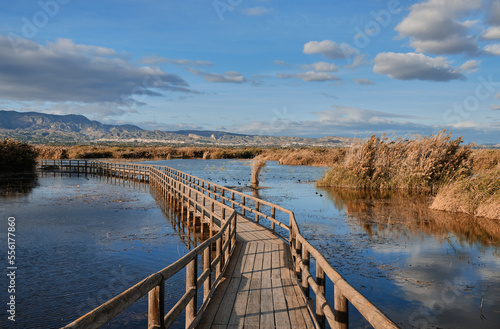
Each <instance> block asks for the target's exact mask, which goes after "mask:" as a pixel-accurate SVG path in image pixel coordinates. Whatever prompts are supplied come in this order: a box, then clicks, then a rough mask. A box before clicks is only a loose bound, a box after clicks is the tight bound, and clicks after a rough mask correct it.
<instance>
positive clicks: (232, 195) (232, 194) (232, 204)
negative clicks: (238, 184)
mask: <svg viewBox="0 0 500 329" xmlns="http://www.w3.org/2000/svg"><path fill="white" fill-rule="evenodd" d="M231 201H232V202H231V209H234V192H233V191H231Z"/></svg>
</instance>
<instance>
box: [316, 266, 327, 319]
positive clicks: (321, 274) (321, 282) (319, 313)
mask: <svg viewBox="0 0 500 329" xmlns="http://www.w3.org/2000/svg"><path fill="white" fill-rule="evenodd" d="M316 284H317V285H318V289H319V292H320V293H322V294H323V295H324V294H325V285H326V281H325V271H324V270H323V268H322V267H321V265H320V264H319V263H318V262H316ZM316 321H318V324H319V326H320V328H325V327H326V324H325V312H324V311H323V305H321V303H320V299H319V298H318V294H316Z"/></svg>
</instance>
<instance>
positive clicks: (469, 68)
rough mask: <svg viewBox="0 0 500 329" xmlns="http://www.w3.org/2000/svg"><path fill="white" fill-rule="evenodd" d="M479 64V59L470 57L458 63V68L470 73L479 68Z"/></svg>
mask: <svg viewBox="0 0 500 329" xmlns="http://www.w3.org/2000/svg"><path fill="white" fill-rule="evenodd" d="M480 64H481V61H478V60H475V59H472V60H470V61H467V62H465V63H463V64H462V65H460V70H462V71H464V72H467V73H472V72H477V71H478V70H479V65H480Z"/></svg>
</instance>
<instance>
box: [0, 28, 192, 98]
mask: <svg viewBox="0 0 500 329" xmlns="http://www.w3.org/2000/svg"><path fill="white" fill-rule="evenodd" d="M188 87H189V86H188V84H187V82H186V81H185V80H183V79H182V78H181V77H180V76H178V75H176V74H170V73H166V72H164V71H162V70H160V69H159V68H154V67H148V66H138V65H136V64H135V63H132V62H131V61H130V59H128V58H127V57H126V56H123V55H120V54H118V52H116V51H115V50H114V49H110V48H103V47H98V46H92V45H80V44H75V43H74V42H73V41H71V40H68V39H58V40H56V42H48V43H47V45H45V46H44V45H40V44H37V43H35V42H33V41H29V40H26V39H9V38H6V37H3V36H0V98H1V99H8V100H14V101H51V102H71V101H72V102H82V103H96V102H123V101H127V100H128V101H132V97H133V96H134V94H142V95H150V96H161V95H163V94H162V92H164V91H182V92H189V93H194V91H192V90H190V89H189V88H188Z"/></svg>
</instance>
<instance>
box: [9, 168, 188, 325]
mask: <svg viewBox="0 0 500 329" xmlns="http://www.w3.org/2000/svg"><path fill="white" fill-rule="evenodd" d="M37 185H38V186H36V187H35V188H33V189H32V190H31V192H29V191H26V190H23V191H22V192H23V193H17V194H16V193H14V194H12V193H10V194H9V195H8V196H5V195H4V196H3V197H2V198H0V212H1V214H2V217H4V218H3V219H2V224H1V231H2V234H1V235H0V236H1V238H0V245H2V246H4V248H3V249H2V250H4V251H5V252H6V248H5V246H7V241H6V238H7V237H6V232H7V217H8V216H13V217H15V218H16V256H17V258H16V266H17V267H18V270H17V271H16V281H17V282H16V308H17V313H16V322H15V324H14V323H12V322H10V321H7V315H6V312H4V311H3V312H2V316H1V317H0V328H23V329H27V328H58V327H61V326H64V325H65V324H68V323H70V322H71V321H73V320H75V319H76V318H78V317H79V316H81V315H83V314H85V313H87V312H88V311H90V310H92V309H93V308H95V307H97V306H99V305H100V304H102V303H104V302H106V301H107V300H109V299H111V298H113V297H114V296H116V295H118V294H119V293H121V292H122V291H124V290H125V289H127V288H129V287H130V286H132V285H134V284H135V283H137V282H139V281H140V280H142V279H144V278H145V277H147V276H148V275H150V274H151V273H153V272H155V271H158V270H160V269H162V268H163V267H165V266H167V265H169V264H170V263H172V262H173V261H175V260H176V259H178V258H179V256H182V255H184V254H185V253H186V252H187V251H188V249H187V247H186V239H185V238H184V239H183V237H182V236H179V233H178V232H177V231H176V230H174V229H173V228H172V225H171V223H170V218H169V217H168V216H165V215H164V214H163V213H162V211H161V210H160V209H159V208H158V206H157V203H156V202H155V200H154V199H153V197H152V196H151V195H150V194H149V192H148V190H149V189H148V186H147V185H139V184H137V185H135V187H134V185H132V186H130V187H129V186H128V184H127V185H126V186H120V185H118V184H115V183H107V182H106V180H103V179H100V178H92V177H89V179H87V178H85V177H83V176H80V177H75V176H73V177H69V176H67V175H66V176H62V177H61V176H55V177H51V176H48V177H41V178H39V179H38V184H37ZM4 259H5V261H4V262H2V263H3V264H4V265H6V263H7V260H6V256H5V258H4ZM3 268H4V269H5V267H3ZM2 272H4V271H2ZM2 276H3V277H4V279H2V281H3V283H2V287H6V284H7V282H8V281H7V279H6V278H5V274H4V275H2ZM183 282H184V281H183V275H182V274H181V275H179V277H176V278H174V279H173V280H171V281H169V282H167V289H169V292H168V294H167V304H168V303H169V301H170V300H173V299H174V297H177V296H181V295H182V294H183V291H182V289H177V288H176V287H178V286H182V285H183V284H184V283H183ZM169 286H170V288H169ZM174 287H175V288H174ZM0 296H1V300H2V303H3V301H7V300H8V298H9V296H8V295H7V291H6V289H3V288H2V290H1V295H0ZM170 304H171V305H172V303H170ZM2 305H5V304H2ZM3 307H5V306H3ZM145 313H147V300H146V298H143V299H141V300H139V301H138V302H137V303H136V304H134V305H133V307H132V308H131V309H130V310H127V311H126V312H124V313H123V315H120V316H119V317H118V318H117V319H116V320H113V321H112V322H110V323H109V324H108V325H106V326H105V327H106V328H136V327H144V328H145V327H147V319H146V315H145ZM177 327H183V326H182V321H179V323H178V324H177Z"/></svg>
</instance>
